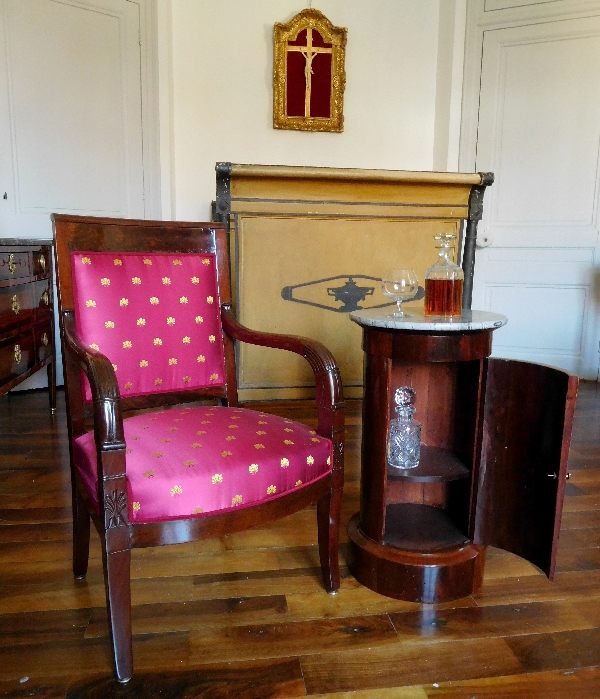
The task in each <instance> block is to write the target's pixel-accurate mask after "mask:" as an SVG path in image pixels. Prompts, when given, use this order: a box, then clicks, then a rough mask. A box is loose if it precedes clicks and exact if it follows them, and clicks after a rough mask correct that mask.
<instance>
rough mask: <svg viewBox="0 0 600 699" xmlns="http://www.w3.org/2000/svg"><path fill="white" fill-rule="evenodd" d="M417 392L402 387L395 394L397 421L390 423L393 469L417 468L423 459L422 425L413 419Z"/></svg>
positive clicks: (389, 461)
mask: <svg viewBox="0 0 600 699" xmlns="http://www.w3.org/2000/svg"><path fill="white" fill-rule="evenodd" d="M416 400H417V392H416V391H415V389H414V388H411V387H410V386H401V387H400V388H398V389H396V392H395V393H394V402H395V403H396V419H395V420H391V421H390V436H389V441H388V463H389V465H390V466H392V467H393V468H402V469H405V468H416V467H417V466H418V465H419V459H420V457H421V423H420V422H418V421H417V420H415V419H414V418H413V415H414V413H415V410H416V409H415V407H414V404H415V402H416Z"/></svg>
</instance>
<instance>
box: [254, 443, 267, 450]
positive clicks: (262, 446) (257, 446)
mask: <svg viewBox="0 0 600 699" xmlns="http://www.w3.org/2000/svg"><path fill="white" fill-rule="evenodd" d="M254 448H255V449H264V448H265V445H264V444H255V445H254Z"/></svg>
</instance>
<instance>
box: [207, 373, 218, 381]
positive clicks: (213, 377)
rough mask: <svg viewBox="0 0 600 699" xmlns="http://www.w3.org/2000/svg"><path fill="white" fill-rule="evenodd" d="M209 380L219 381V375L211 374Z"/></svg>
mask: <svg viewBox="0 0 600 699" xmlns="http://www.w3.org/2000/svg"><path fill="white" fill-rule="evenodd" d="M209 378H210V380H211V381H218V380H219V375H218V374H211V375H210V377H209Z"/></svg>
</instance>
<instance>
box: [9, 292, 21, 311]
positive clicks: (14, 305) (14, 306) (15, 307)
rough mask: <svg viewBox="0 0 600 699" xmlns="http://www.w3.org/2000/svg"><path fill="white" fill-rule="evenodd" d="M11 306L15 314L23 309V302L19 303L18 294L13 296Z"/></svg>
mask: <svg viewBox="0 0 600 699" xmlns="http://www.w3.org/2000/svg"><path fill="white" fill-rule="evenodd" d="M11 308H12V312H13V313H14V314H15V315H18V314H19V311H20V310H21V304H20V303H19V297H18V296H17V295H16V294H15V295H14V296H13V297H12V298H11Z"/></svg>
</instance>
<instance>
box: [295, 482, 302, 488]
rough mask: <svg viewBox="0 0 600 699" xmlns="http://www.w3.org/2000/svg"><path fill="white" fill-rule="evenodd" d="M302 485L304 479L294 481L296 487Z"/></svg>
mask: <svg viewBox="0 0 600 699" xmlns="http://www.w3.org/2000/svg"><path fill="white" fill-rule="evenodd" d="M300 485H302V481H296V482H295V483H294V488H297V487H298V486H300Z"/></svg>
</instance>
